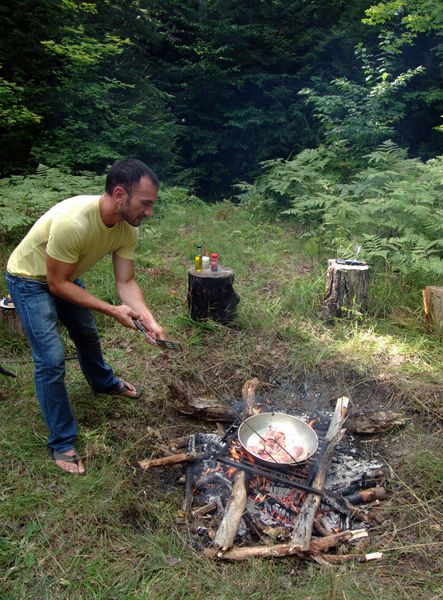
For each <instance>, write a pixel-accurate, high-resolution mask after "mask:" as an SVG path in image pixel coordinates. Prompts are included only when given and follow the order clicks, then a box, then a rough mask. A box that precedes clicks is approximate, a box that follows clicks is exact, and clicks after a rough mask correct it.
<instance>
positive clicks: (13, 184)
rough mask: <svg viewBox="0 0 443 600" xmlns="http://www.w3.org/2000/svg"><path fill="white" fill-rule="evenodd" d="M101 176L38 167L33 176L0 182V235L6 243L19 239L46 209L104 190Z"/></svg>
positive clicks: (16, 176)
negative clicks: (81, 195) (69, 199)
mask: <svg viewBox="0 0 443 600" xmlns="http://www.w3.org/2000/svg"><path fill="white" fill-rule="evenodd" d="M103 185H104V180H103V176H99V175H96V174H94V173H84V174H82V175H81V176H74V175H69V174H67V173H64V172H62V171H60V170H59V169H53V168H49V167H46V166H43V165H40V166H39V167H38V169H37V170H36V172H35V173H34V174H32V175H27V176H26V177H24V176H18V175H15V176H13V177H8V178H5V179H2V180H0V208H1V210H0V235H1V237H2V238H3V239H4V240H5V241H10V242H13V241H16V240H17V239H20V238H21V237H22V236H23V234H24V233H25V232H26V231H27V229H28V228H29V227H30V226H31V225H32V224H33V223H34V222H35V220H36V219H38V217H40V216H41V215H42V214H43V213H44V212H45V211H46V210H48V208H50V207H51V206H53V205H54V204H56V203H57V202H60V201H61V200H64V199H65V198H69V197H71V196H76V195H79V194H97V193H101V192H102V191H103Z"/></svg>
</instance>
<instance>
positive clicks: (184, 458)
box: [138, 452, 210, 470]
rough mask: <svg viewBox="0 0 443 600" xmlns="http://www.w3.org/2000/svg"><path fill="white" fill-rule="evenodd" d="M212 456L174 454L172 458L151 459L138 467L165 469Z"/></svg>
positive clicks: (204, 454)
mask: <svg viewBox="0 0 443 600" xmlns="http://www.w3.org/2000/svg"><path fill="white" fill-rule="evenodd" d="M209 456H210V454H207V453H205V452H197V453H195V454H189V453H188V452H182V453H180V454H172V455H171V456H162V457H161V458H149V459H145V460H141V461H139V463H138V465H139V467H141V468H142V469H145V470H146V469H150V468H151V467H164V466H166V465H177V464H179V463H183V462H188V461H190V460H198V459H203V458H206V457H209Z"/></svg>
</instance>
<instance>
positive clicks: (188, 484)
mask: <svg viewBox="0 0 443 600" xmlns="http://www.w3.org/2000/svg"><path fill="white" fill-rule="evenodd" d="M187 450H188V454H195V435H194V434H192V435H190V436H189V439H188V447H187ZM193 498H194V463H193V461H189V462H188V463H187V465H186V474H185V498H184V500H183V512H184V513H185V515H188V514H189V513H190V512H191V507H192V500H193Z"/></svg>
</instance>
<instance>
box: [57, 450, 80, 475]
mask: <svg viewBox="0 0 443 600" xmlns="http://www.w3.org/2000/svg"><path fill="white" fill-rule="evenodd" d="M52 455H53V457H54V460H55V464H56V465H57V466H58V467H60V469H62V471H66V472H67V473H75V474H77V475H83V473H85V471H86V469H85V467H84V466H83V463H82V461H81V458H80V456H79V455H78V454H77V452H76V451H75V449H72V450H66V451H65V452H57V451H56V450H54V451H53V453H52Z"/></svg>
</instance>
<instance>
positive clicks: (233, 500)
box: [212, 378, 259, 552]
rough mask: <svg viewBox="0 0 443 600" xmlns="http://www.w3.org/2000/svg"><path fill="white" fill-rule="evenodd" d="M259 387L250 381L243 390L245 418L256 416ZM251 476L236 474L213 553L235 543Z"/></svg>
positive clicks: (242, 471) (256, 380) (255, 380)
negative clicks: (256, 393)
mask: <svg viewBox="0 0 443 600" xmlns="http://www.w3.org/2000/svg"><path fill="white" fill-rule="evenodd" d="M258 385H259V381H258V379H255V378H254V379H249V380H248V381H246V382H245V383H244V385H243V388H242V398H243V416H244V417H245V418H247V417H249V416H251V415H252V414H254V408H255V391H256V389H257V387H258ZM248 483H249V476H248V475H247V474H246V472H245V471H244V470H240V469H239V470H238V471H237V473H236V474H235V479H234V484H233V486H232V491H231V496H230V498H229V501H228V505H227V506H226V510H225V514H224V515H223V519H222V520H221V523H220V525H219V527H218V530H217V533H216V535H215V539H214V548H213V549H212V552H218V551H219V550H221V551H226V550H227V549H228V548H230V547H231V546H232V545H233V543H234V539H235V536H236V535H237V531H238V526H239V523H240V519H241V518H242V516H243V513H244V512H245V508H246V502H247V499H248Z"/></svg>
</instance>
